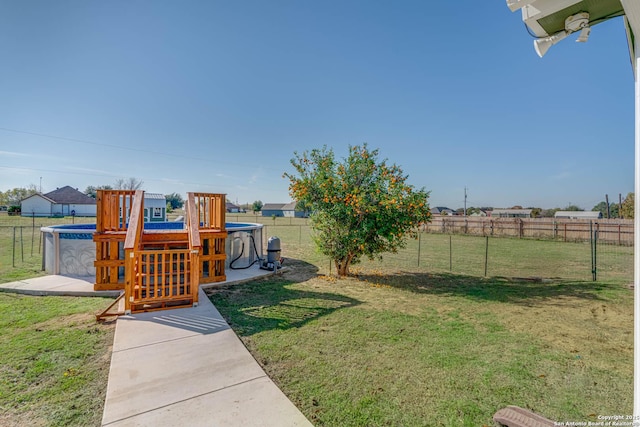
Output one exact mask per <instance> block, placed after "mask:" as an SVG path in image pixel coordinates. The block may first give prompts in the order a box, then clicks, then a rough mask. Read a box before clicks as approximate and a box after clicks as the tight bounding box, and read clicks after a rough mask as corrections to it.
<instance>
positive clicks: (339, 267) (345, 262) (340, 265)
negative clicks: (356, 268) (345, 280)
mask: <svg viewBox="0 0 640 427" xmlns="http://www.w3.org/2000/svg"><path fill="white" fill-rule="evenodd" d="M352 259H353V255H352V254H349V255H347V256H346V257H344V258H342V259H336V260H334V262H335V264H336V271H337V272H338V276H340V277H344V276H348V275H349V265H351V260H352Z"/></svg>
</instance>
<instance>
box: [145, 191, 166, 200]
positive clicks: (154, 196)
mask: <svg viewBox="0 0 640 427" xmlns="http://www.w3.org/2000/svg"><path fill="white" fill-rule="evenodd" d="M144 198H145V199H149V200H151V199H154V200H166V199H167V198H166V197H164V194H160V193H147V192H145V193H144Z"/></svg>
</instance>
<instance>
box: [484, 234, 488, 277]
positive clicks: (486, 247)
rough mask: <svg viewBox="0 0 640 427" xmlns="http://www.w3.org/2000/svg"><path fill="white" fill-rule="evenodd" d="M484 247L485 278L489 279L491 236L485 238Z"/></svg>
mask: <svg viewBox="0 0 640 427" xmlns="http://www.w3.org/2000/svg"><path fill="white" fill-rule="evenodd" d="M485 239H486V240H485V247H484V277H487V265H488V264H489V261H488V260H489V236H487V237H485Z"/></svg>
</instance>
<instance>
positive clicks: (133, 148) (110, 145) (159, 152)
mask: <svg viewBox="0 0 640 427" xmlns="http://www.w3.org/2000/svg"><path fill="white" fill-rule="evenodd" d="M0 130H3V131H6V132H14V133H21V134H25V135H34V136H40V137H43V138H52V139H58V140H62V141H71V142H79V143H81V144H89V145H95V146H98V147H109V148H115V149H119V150H127V151H135V152H140V153H146V154H157V155H161V156H167V157H172V158H176V157H179V158H182V159H186V160H198V161H204V162H214V163H216V164H219V162H218V161H217V160H212V159H209V158H208V157H206V156H202V157H193V156H185V155H184V154H179V153H166V152H164V151H155V150H147V149H144V148H135V147H127V146H124V145H117V144H107V143H104V142H94V141H88V140H86V139H78V138H69V137H66V136H58V135H49V134H46V133H38V132H30V131H26V130H19V129H11V128H5V127H0ZM225 164H226V165H229V166H241V167H245V168H247V167H250V166H248V165H247V164H246V163H245V164H240V163H233V162H225ZM260 168H261V169H265V170H274V171H279V172H281V170H279V169H276V168H271V167H265V166H263V165H260Z"/></svg>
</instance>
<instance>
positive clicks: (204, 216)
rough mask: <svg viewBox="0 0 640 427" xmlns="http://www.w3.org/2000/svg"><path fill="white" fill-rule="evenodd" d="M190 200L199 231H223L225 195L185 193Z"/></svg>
mask: <svg viewBox="0 0 640 427" xmlns="http://www.w3.org/2000/svg"><path fill="white" fill-rule="evenodd" d="M191 198H193V202H194V205H195V210H196V212H197V215H196V216H197V219H198V223H199V224H200V229H201V230H202V229H205V230H220V231H223V230H225V225H224V223H225V212H226V211H227V209H226V194H212V193H187V199H191Z"/></svg>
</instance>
